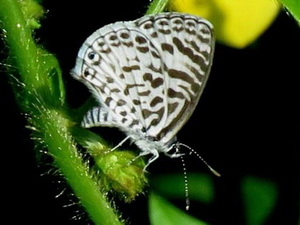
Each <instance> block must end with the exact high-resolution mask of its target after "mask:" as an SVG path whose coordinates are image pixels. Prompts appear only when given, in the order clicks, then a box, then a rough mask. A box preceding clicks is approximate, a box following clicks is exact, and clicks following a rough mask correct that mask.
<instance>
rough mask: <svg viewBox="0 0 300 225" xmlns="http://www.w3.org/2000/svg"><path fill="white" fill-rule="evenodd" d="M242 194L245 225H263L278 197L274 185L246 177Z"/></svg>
mask: <svg viewBox="0 0 300 225" xmlns="http://www.w3.org/2000/svg"><path fill="white" fill-rule="evenodd" d="M242 193H243V199H244V203H245V214H246V219H247V224H248V225H262V224H264V222H265V221H266V219H267V218H268V216H269V215H270V213H271V212H272V210H273V208H274V206H275V203H276V200H277V197H278V190H277V187H276V186H275V184H274V183H272V182H268V181H266V180H263V179H259V178H255V177H246V178H245V179H244V181H243V182H242Z"/></svg>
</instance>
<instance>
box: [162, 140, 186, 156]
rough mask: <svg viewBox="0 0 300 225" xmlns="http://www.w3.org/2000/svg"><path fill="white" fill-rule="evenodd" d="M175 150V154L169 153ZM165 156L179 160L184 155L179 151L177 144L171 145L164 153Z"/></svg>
mask: <svg viewBox="0 0 300 225" xmlns="http://www.w3.org/2000/svg"><path fill="white" fill-rule="evenodd" d="M173 149H174V150H175V152H172V153H169V152H170V151H171V150H173ZM164 153H165V155H166V156H168V157H170V158H179V157H181V156H184V155H185V154H184V153H181V152H180V151H179V145H178V143H175V144H173V145H171V147H169V148H168V150H167V151H165V152H164Z"/></svg>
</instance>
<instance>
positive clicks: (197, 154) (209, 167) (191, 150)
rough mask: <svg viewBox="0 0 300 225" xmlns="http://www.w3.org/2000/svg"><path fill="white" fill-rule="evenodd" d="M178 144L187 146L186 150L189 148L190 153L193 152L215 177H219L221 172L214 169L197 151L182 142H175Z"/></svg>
mask: <svg viewBox="0 0 300 225" xmlns="http://www.w3.org/2000/svg"><path fill="white" fill-rule="evenodd" d="M177 145H178V146H183V147H185V148H187V149H188V150H190V154H191V153H194V154H195V155H196V156H197V157H198V158H199V159H200V160H201V161H202V162H203V163H204V164H205V165H206V166H207V167H208V169H209V170H210V171H211V172H212V173H213V174H214V175H215V176H217V177H220V176H221V174H220V173H218V172H217V171H216V170H214V169H213V168H212V167H211V166H210V165H209V164H208V163H207V162H206V161H205V160H204V159H203V158H202V157H201V156H200V155H199V153H198V152H196V151H195V150H194V149H192V148H191V147H190V146H188V145H186V144H183V143H177Z"/></svg>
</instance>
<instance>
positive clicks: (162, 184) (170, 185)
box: [151, 173, 214, 203]
mask: <svg viewBox="0 0 300 225" xmlns="http://www.w3.org/2000/svg"><path fill="white" fill-rule="evenodd" d="M187 182H188V191H189V199H191V200H196V201H200V202H203V203H211V202H212V201H213V199H214V187H213V180H212V177H211V176H210V175H208V174H200V173H190V174H188V180H187ZM184 184H185V183H184V176H183V174H180V173H178V174H166V175H160V176H156V177H155V178H153V179H152V182H151V186H152V187H154V188H155V190H157V192H159V193H161V194H163V195H164V196H167V197H169V198H181V199H185V198H186V195H185V187H184Z"/></svg>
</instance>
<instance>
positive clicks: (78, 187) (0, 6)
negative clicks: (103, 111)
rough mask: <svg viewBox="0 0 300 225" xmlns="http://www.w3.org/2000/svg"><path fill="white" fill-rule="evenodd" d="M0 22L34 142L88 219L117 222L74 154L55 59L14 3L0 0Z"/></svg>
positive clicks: (74, 147)
mask: <svg viewBox="0 0 300 225" xmlns="http://www.w3.org/2000/svg"><path fill="white" fill-rule="evenodd" d="M33 4H35V2H34V3H33ZM0 26H1V28H2V29H3V30H2V31H3V36H4V38H5V41H6V43H7V45H8V47H9V51H10V60H11V61H12V63H14V67H16V68H17V71H16V72H17V73H18V74H19V76H18V77H17V79H18V81H19V86H22V89H21V91H22V92H21V93H17V92H16V95H17V98H19V99H18V100H19V103H20V104H21V106H23V110H25V111H26V113H27V114H28V115H29V122H30V125H31V127H32V128H33V130H34V131H35V133H34V135H35V136H38V137H37V138H36V140H41V142H43V144H44V145H45V146H46V147H47V148H48V152H49V154H50V155H51V156H53V159H54V164H55V165H56V166H57V167H58V168H59V170H60V172H61V173H62V174H63V175H64V177H65V178H66V180H67V182H68V184H69V185H70V187H71V188H72V189H73V191H74V193H75V195H76V196H77V197H78V199H79V200H80V203H81V204H82V205H83V207H84V208H85V209H86V211H87V213H88V214H89V216H90V218H91V220H92V221H93V222H94V223H95V224H97V225H102V224H103V225H106V224H112V225H121V224H122V222H120V221H119V216H118V215H116V214H115V211H114V209H113V208H112V207H111V206H110V203H108V202H107V200H106V198H105V195H104V193H101V192H100V188H99V183H98V181H97V179H96V178H95V177H94V176H93V175H92V174H91V173H90V171H89V168H88V166H87V165H86V163H84V162H83V160H82V157H81V155H80V154H78V151H77V149H76V146H75V144H74V141H73V138H72V136H71V134H70V129H69V126H70V124H72V121H70V120H69V119H67V118H66V116H65V113H64V112H65V111H67V109H66V108H65V106H64V105H65V99H64V86H63V82H62V79H61V72H60V68H59V66H58V63H57V60H56V59H55V58H54V57H53V56H52V55H51V54H49V53H47V52H45V51H44V50H42V49H41V48H39V47H38V46H37V45H36V44H35V41H34V40H33V38H32V31H31V29H30V28H29V26H28V24H27V23H26V18H25V14H24V12H23V11H22V8H21V6H20V1H17V0H0ZM20 84H21V85H20Z"/></svg>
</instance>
